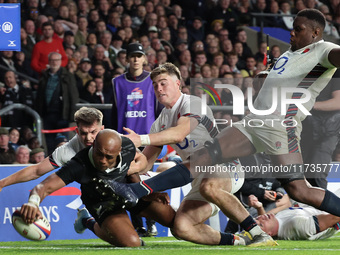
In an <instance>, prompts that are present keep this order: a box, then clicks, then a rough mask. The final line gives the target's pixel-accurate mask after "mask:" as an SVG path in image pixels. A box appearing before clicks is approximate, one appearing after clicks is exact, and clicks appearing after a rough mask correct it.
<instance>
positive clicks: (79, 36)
mask: <svg viewBox="0 0 340 255" xmlns="http://www.w3.org/2000/svg"><path fill="white" fill-rule="evenodd" d="M77 24H78V30H77V32H76V33H75V36H74V44H75V45H76V46H77V47H79V46H80V45H84V44H86V38H87V35H88V21H87V19H86V17H83V16H80V17H78V23H77Z"/></svg>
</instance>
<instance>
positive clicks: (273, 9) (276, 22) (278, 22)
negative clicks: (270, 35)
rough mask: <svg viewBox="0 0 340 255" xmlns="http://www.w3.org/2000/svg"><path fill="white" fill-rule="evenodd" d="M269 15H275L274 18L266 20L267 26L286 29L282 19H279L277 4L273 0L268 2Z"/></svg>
mask: <svg viewBox="0 0 340 255" xmlns="http://www.w3.org/2000/svg"><path fill="white" fill-rule="evenodd" d="M269 8H270V12H269V13H270V14H275V16H274V17H268V18H266V20H267V22H268V26H270V27H278V28H284V29H285V28H286V25H285V23H284V22H283V19H282V17H281V15H280V14H281V13H280V9H279V3H278V2H277V1H275V0H273V1H271V2H270V6H269Z"/></svg>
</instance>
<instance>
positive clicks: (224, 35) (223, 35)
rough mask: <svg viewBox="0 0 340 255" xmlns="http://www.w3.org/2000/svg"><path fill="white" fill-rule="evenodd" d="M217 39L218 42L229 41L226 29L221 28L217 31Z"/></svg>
mask: <svg viewBox="0 0 340 255" xmlns="http://www.w3.org/2000/svg"><path fill="white" fill-rule="evenodd" d="M218 39H219V42H220V43H221V42H223V41H225V40H228V39H229V31H228V29H226V28H222V29H220V30H219V31H218Z"/></svg>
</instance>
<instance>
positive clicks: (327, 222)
mask: <svg viewBox="0 0 340 255" xmlns="http://www.w3.org/2000/svg"><path fill="white" fill-rule="evenodd" d="M301 205H302V204H301ZM249 206H253V207H254V208H256V209H257V211H258V213H259V216H258V217H257V218H256V222H257V224H258V225H259V226H260V227H261V228H262V229H263V230H264V231H265V232H266V233H268V234H269V235H270V236H272V237H274V238H277V239H280V240H318V239H325V238H328V237H330V236H332V235H334V234H335V233H337V232H338V231H339V227H340V217H337V216H334V215H332V214H329V213H325V212H323V211H320V210H317V209H315V208H313V207H311V206H306V205H304V206H300V207H290V208H288V209H284V210H282V211H280V212H278V213H277V214H273V213H268V214H266V213H265V211H264V209H263V206H262V203H261V202H259V201H258V199H257V197H255V196H254V195H251V196H249ZM262 213H264V214H262ZM261 214H262V215H261Z"/></svg>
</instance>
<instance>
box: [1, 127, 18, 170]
mask: <svg viewBox="0 0 340 255" xmlns="http://www.w3.org/2000/svg"><path fill="white" fill-rule="evenodd" d="M14 161H15V150H14V149H13V148H12V147H11V146H9V136H8V130H7V129H6V128H4V127H0V164H13V162H14Z"/></svg>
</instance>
